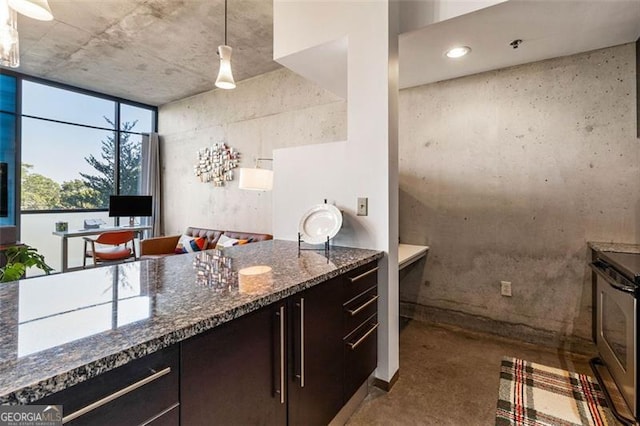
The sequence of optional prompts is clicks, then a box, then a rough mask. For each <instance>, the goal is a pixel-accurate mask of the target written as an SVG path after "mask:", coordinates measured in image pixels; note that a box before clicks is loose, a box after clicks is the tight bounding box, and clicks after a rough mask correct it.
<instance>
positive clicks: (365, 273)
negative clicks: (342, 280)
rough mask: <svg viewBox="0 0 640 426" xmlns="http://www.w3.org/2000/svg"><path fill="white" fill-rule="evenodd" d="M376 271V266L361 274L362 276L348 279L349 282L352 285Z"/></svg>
mask: <svg viewBox="0 0 640 426" xmlns="http://www.w3.org/2000/svg"><path fill="white" fill-rule="evenodd" d="M377 270H378V267H377V266H376V267H375V268H373V269H370V270H368V271H367V272H363V273H362V274H360V275H358V276H357V277H353V278H349V280H350V281H351V282H352V283H353V282H356V281H358V280H359V279H362V278H364V277H366V276H367V275H370V274H373V273H374V272H376V271H377Z"/></svg>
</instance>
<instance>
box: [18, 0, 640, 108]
mask: <svg viewBox="0 0 640 426" xmlns="http://www.w3.org/2000/svg"><path fill="white" fill-rule="evenodd" d="M447 2H449V3H451V1H450V0H402V1H401V3H400V5H401V8H402V7H404V9H405V12H407V13H405V14H404V15H405V18H404V20H405V21H406V22H404V24H403V23H401V27H402V28H404V30H405V31H406V32H404V33H403V34H401V36H400V87H402V88H405V87H412V86H416V85H420V84H426V83H432V82H435V81H440V80H446V79H450V78H455V77H460V76H463V75H470V74H474V73H478V72H482V71H488V70H493V69H498V68H503V67H507V66H513V65H518V64H523V63H527V62H533V61H538V60H542V59H547V58H553V57H558V56H565V55H570V54H574V53H579V52H584V51H588V50H593V49H598V48H602V47H608V46H614V45H617V44H622V43H628V42H632V41H635V40H636V39H637V38H638V37H640V0H509V1H503V0H474V1H469V0H467V1H463V0H456V2H453V3H451V4H452V5H454V6H456V7H457V9H465V8H466V9H468V11H470V12H471V13H464V12H460V11H459V10H457V9H456V8H454V9H451V8H449V9H451V10H449V9H446V8H444V6H443V5H446V4H449V3H447ZM496 3H497V4H496ZM49 4H50V6H51V10H52V12H53V14H54V16H55V20H54V21H52V22H43V21H36V20H33V19H29V18H26V17H24V16H20V17H19V21H18V31H19V33H20V52H21V66H20V68H18V71H20V72H23V73H25V74H29V75H33V76H37V77H43V78H46V79H49V80H53V81H58V82H62V83H67V84H70V85H73V86H77V87H82V88H86V89H91V90H95V91H98V92H102V93H107V94H110V95H114V96H119V97H122V98H125V99H130V100H134V101H138V102H142V103H147V104H151V105H162V104H164V103H167V102H170V101H173V100H177V99H182V98H185V97H188V96H191V95H194V94H197V93H201V92H204V91H208V90H211V89H213V88H214V82H215V78H216V74H217V71H218V59H217V55H216V49H217V46H218V45H219V44H222V43H223V40H224V0H49ZM478 4H480V5H481V6H490V5H492V4H493V6H490V7H485V8H482V9H479V10H475V9H477V8H478V7H479V6H478ZM462 6H464V7H462ZM456 13H463V14H461V15H460V16H454V15H455V14H456ZM228 15H229V17H228V43H229V45H231V46H232V47H233V48H234V53H233V55H234V56H233V59H232V64H233V72H234V76H235V79H236V81H241V80H244V79H247V78H250V77H253V76H256V75H259V74H263V73H265V72H268V71H272V70H274V69H276V68H278V67H279V65H278V64H277V63H276V62H274V61H273V54H272V51H273V0H228ZM401 16H402V10H401ZM407 17H408V18H411V19H407ZM408 30H410V31H408ZM517 38H519V39H522V40H523V43H522V45H521V47H520V48H519V49H517V50H514V49H511V48H510V47H509V42H510V41H511V40H513V39H517ZM456 44H463V45H468V46H470V47H471V48H472V49H473V51H472V53H471V54H470V55H468V56H466V57H464V58H462V59H459V60H456V61H452V60H450V59H448V58H446V57H444V55H443V52H444V51H445V50H446V49H448V48H449V47H451V46H452V45H456ZM342 51H344V52H343V53H339V54H335V55H333V56H335V57H336V58H339V59H340V60H339V61H338V62H337V65H336V67H333V68H331V67H329V66H328V65H327V66H325V67H324V68H322V69H334V70H335V69H341V68H340V66H341V67H342V68H345V72H344V74H345V75H344V76H343V75H341V74H342V73H340V72H332V73H331V74H333V77H332V78H334V79H342V80H344V81H346V66H345V64H346V57H341V55H342V56H344V55H346V51H347V49H346V46H343V49H342ZM330 60H331V59H330V58H327V59H326V61H327V63H329V62H330ZM338 65H339V66H338ZM325 78H327V77H326V76H325ZM342 80H341V81H342ZM344 81H343V83H344ZM342 86H344V84H343V85H342ZM342 86H339V87H342ZM336 87H338V86H336ZM345 87H346V86H345ZM327 88H329V89H332V87H329V86H327ZM332 90H335V89H332ZM335 91H336V92H340V90H335ZM344 92H345V93H344V94H342V95H346V90H344ZM339 94H341V93H339Z"/></svg>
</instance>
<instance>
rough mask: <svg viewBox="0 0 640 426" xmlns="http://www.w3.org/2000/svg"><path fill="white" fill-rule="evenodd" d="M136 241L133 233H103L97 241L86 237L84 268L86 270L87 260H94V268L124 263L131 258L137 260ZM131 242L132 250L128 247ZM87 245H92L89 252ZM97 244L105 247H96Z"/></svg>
mask: <svg viewBox="0 0 640 426" xmlns="http://www.w3.org/2000/svg"><path fill="white" fill-rule="evenodd" d="M134 239H135V233H134V232H133V231H113V232H103V233H102V234H100V235H98V238H96V239H93V238H88V237H84V260H83V262H82V267H83V268H86V266H87V258H93V266H97V265H98V263H106V262H122V261H125V260H127V259H129V258H131V257H133V259H134V260H135V259H136V245H135V242H134ZM129 242H131V248H129V247H127V243H129ZM87 244H91V250H87ZM96 244H100V245H102V246H103V247H99V246H98V247H96ZM104 246H110V247H104Z"/></svg>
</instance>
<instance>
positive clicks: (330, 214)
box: [298, 204, 342, 244]
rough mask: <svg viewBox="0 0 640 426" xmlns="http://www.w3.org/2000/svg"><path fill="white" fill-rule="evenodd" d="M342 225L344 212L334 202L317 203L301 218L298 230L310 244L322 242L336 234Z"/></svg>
mask: <svg viewBox="0 0 640 426" xmlns="http://www.w3.org/2000/svg"><path fill="white" fill-rule="evenodd" d="M340 227H342V213H340V210H338V208H337V207H336V206H334V205H332V204H316V205H315V206H313V207H311V208H310V209H309V210H308V211H307V212H306V213H305V214H304V215H303V216H302V219H300V225H298V231H299V232H300V237H301V238H302V240H303V241H304V242H306V243H309V244H322V243H324V242H326V241H327V237H329V239H331V238H333V237H335V236H336V234H337V233H338V231H339V230H340Z"/></svg>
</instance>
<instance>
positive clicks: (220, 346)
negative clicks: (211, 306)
mask: <svg viewBox="0 0 640 426" xmlns="http://www.w3.org/2000/svg"><path fill="white" fill-rule="evenodd" d="M285 315H286V306H285V303H278V304H275V305H271V306H268V307H266V308H262V309H260V310H258V311H256V312H253V313H250V314H247V315H244V316H242V317H240V318H238V319H235V320H233V321H230V322H228V323H226V324H223V325H221V326H219V327H216V328H215V329H213V330H211V331H208V332H205V333H203V334H200V335H198V336H195V337H193V338H191V339H188V340H185V341H184V342H182V360H181V364H182V370H181V382H180V399H181V410H180V418H181V424H183V425H189V426H195V425H212V424H219V425H248V424H252V425H284V424H286V420H287V412H286V399H285V396H286V395H285V394H282V390H283V387H284V388H285V389H284V390H285V391H286V382H285V377H286V374H285V373H286V371H285V370H283V368H286V350H285V351H283V349H286V347H285V343H286V341H285V339H286V327H285V325H286V316H285Z"/></svg>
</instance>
